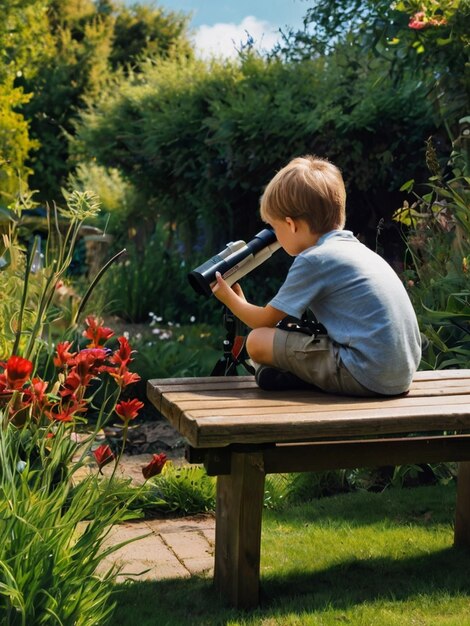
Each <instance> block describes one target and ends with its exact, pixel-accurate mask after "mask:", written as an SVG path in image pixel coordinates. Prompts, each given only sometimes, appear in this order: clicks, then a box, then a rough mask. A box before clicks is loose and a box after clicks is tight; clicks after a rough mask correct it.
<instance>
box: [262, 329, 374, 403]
mask: <svg viewBox="0 0 470 626" xmlns="http://www.w3.org/2000/svg"><path fill="white" fill-rule="evenodd" d="M273 365H274V366H275V367H277V368H279V369H282V370H287V371H289V372H292V374H295V375H296V376H298V377H299V378H301V379H302V380H305V381H306V382H307V383H311V384H312V385H315V386H316V387H319V388H320V389H321V390H322V391H327V392H329V393H339V394H342V395H347V396H366V397H367V396H373V397H375V396H378V395H380V394H378V393H376V392H375V391H370V390H369V389H367V388H366V387H364V386H363V385H361V383H359V382H358V381H357V380H356V379H355V378H354V377H353V376H352V375H351V374H350V373H349V372H348V370H347V369H346V367H345V366H344V364H343V362H342V361H341V359H340V356H339V351H338V348H337V347H336V346H335V345H334V344H333V342H332V341H331V339H330V338H329V337H328V336H327V335H317V337H314V336H309V335H306V334H304V333H299V332H295V331H287V330H281V329H279V328H276V331H275V334H274V344H273Z"/></svg>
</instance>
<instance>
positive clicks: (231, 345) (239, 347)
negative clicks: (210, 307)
mask: <svg viewBox="0 0 470 626" xmlns="http://www.w3.org/2000/svg"><path fill="white" fill-rule="evenodd" d="M224 325H225V329H226V331H227V334H226V337H225V339H224V341H223V349H224V353H223V356H222V357H221V358H220V359H219V360H218V361H217V363H216V364H215V366H214V368H213V370H212V372H211V376H238V370H237V367H239V366H240V365H242V366H243V367H244V368H245V369H246V371H247V372H248V373H249V374H254V368H253V367H252V366H251V365H250V364H249V363H248V353H247V351H246V348H245V339H246V337H245V335H243V333H242V330H243V329H242V323H241V322H240V320H239V319H238V318H237V317H235V315H233V313H232V312H231V311H229V309H227V307H224Z"/></svg>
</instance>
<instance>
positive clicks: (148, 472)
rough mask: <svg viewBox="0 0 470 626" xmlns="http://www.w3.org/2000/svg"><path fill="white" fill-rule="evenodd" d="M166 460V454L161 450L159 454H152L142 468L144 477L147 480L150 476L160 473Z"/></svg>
mask: <svg viewBox="0 0 470 626" xmlns="http://www.w3.org/2000/svg"><path fill="white" fill-rule="evenodd" d="M166 461H167V456H166V454H164V453H163V452H162V453H161V454H154V455H153V457H152V460H151V461H150V463H149V464H148V465H146V466H145V467H143V468H142V474H143V475H144V478H145V479H146V480H147V479H148V478H151V477H152V476H156V475H157V474H160V473H161V471H162V469H163V467H164V466H165V463H166Z"/></svg>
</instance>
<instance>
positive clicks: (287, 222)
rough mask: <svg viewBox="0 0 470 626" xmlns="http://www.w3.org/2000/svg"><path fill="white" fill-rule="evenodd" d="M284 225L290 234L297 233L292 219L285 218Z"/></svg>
mask: <svg viewBox="0 0 470 626" xmlns="http://www.w3.org/2000/svg"><path fill="white" fill-rule="evenodd" d="M286 224H287V225H288V226H289V228H290V231H291V233H295V232H297V224H296V223H295V220H294V219H293V218H292V217H286Z"/></svg>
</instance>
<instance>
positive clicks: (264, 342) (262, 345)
mask: <svg viewBox="0 0 470 626" xmlns="http://www.w3.org/2000/svg"><path fill="white" fill-rule="evenodd" d="M273 340H274V328H255V329H253V330H252V331H251V332H250V333H249V335H248V336H247V338H246V349H247V352H248V354H249V355H250V358H251V359H253V361H255V362H256V363H263V364H269V363H271V361H272V355H273Z"/></svg>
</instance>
